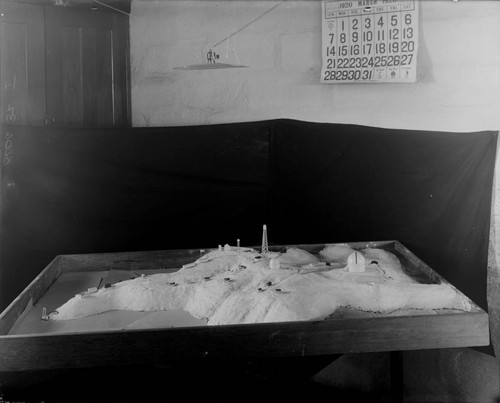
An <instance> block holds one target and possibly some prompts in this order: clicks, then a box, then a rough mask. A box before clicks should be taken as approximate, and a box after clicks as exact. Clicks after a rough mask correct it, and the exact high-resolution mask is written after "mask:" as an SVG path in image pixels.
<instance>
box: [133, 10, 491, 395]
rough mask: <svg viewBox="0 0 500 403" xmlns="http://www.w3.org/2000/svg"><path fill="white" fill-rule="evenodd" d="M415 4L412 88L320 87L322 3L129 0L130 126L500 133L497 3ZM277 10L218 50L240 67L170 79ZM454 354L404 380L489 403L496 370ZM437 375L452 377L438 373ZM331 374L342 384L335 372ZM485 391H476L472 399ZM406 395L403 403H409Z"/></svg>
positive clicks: (473, 356)
mask: <svg viewBox="0 0 500 403" xmlns="http://www.w3.org/2000/svg"><path fill="white" fill-rule="evenodd" d="M418 3H419V14H420V22H419V51H418V65H417V69H418V71H417V75H418V79H417V81H416V82H415V83H411V84H387V83H386V84H333V85H331V84H321V83H320V71H321V63H322V60H321V14H320V13H321V2H319V1H292V0H290V1H282V2H277V1H207V0H205V1H169V0H156V1H155V0H133V2H132V12H131V14H132V16H131V19H130V43H131V81H132V120H133V124H134V126H178V125H195V124H214V123H226V122H239V121H253V120H262V119H274V118H294V119H301V120H308V121H316V122H335V123H354V124H362V125H369V126H379V127H390V128H402V129H423V130H443V131H476V130H498V129H499V128H500V2H496V1H480V0H460V1H458V2H454V1H452V0H446V1H436V0H422V1H418ZM277 4H279V6H278V7H277V8H275V9H273V10H272V11H271V12H269V13H268V14H266V15H265V16H264V17H262V18H260V19H259V20H257V21H256V22H254V23H252V24H251V25H249V26H248V27H247V28H245V29H243V30H241V31H240V32H238V33H237V34H236V35H234V36H233V37H232V38H230V39H229V40H227V41H225V42H223V43H222V44H221V45H219V46H217V47H216V51H217V52H218V53H219V54H220V60H219V61H220V62H225V63H232V64H241V65H245V66H248V67H246V68H236V69H225V70H213V71H198V70H195V71H183V70H175V69H174V67H180V66H185V65H189V64H195V63H203V62H205V61H206V52H207V51H208V49H209V48H210V46H211V45H213V44H215V43H217V42H219V41H221V40H223V39H224V38H226V37H227V36H229V35H231V34H232V33H234V32H236V31H238V30H239V29H240V28H242V27H244V26H245V25H246V24H247V23H249V22H250V21H252V20H254V19H255V18H257V17H258V16H259V15H261V14H262V13H264V12H265V11H266V10H269V9H270V8H271V7H273V6H275V5H277ZM499 176H500V175H496V180H495V189H494V193H495V194H499V193H498V192H499V189H500V178H499ZM492 203H493V204H492V206H493V209H492V210H493V217H492V218H493V220H492V229H491V242H490V246H491V248H490V259H489V260H490V264H489V266H490V267H489V269H488V276H489V279H488V301H489V311H490V318H491V330H492V340H493V342H494V344H495V347H496V349H497V355H498V354H499V353H498V352H499V348H500V337H499V336H498V334H500V274H499V269H498V264H497V261H499V259H500V240H497V237H496V234H497V233H500V232H499V231H498V226H499V222H500V216H499V214H500V203H499V202H498V198H496V197H494V200H493V201H492ZM457 354H459V353H456V354H454V353H449V354H447V355H444V354H440V355H436V356H435V357H434V362H435V363H436V365H437V367H436V368H437V369H436V368H434V372H432V371H429V370H426V369H425V368H423V365H424V364H418V363H419V362H422V363H426V364H425V365H428V363H429V360H430V361H432V359H430V358H429V357H428V356H425V357H426V358H425V359H420V360H419V359H417V357H416V356H413V358H412V362H414V363H415V364H414V366H415V367H414V368H410V369H411V371H409V373H411V374H419V373H420V372H418V371H421V374H422V377H424V378H425V376H424V374H426V373H428V374H430V373H435V374H437V376H439V377H441V381H442V382H441V383H440V384H441V385H446V390H444V389H443V390H441V391H439V390H438V391H436V392H435V396H434V397H433V398H436V399H441V400H442V401H461V400H457V399H462V401H489V400H490V399H492V398H493V396H494V395H495V394H498V393H499V390H498V383H499V382H498V378H499V375H498V363H497V362H496V361H495V359H494V358H492V357H489V356H485V355H484V356H483V355H481V353H477V352H472V353H468V355H466V356H464V354H463V353H460V354H461V355H460V357H459V356H458V355H457ZM443 357H446V359H447V360H455V361H457V359H458V358H457V357H459V358H460V362H461V364H462V365H465V366H467V365H469V366H470V368H471V371H472V373H471V374H470V380H469V381H467V378H465V379H464V377H463V376H462V375H461V373H460V375H461V376H458V374H459V371H458V370H455V371H454V370H453V366H450V365H449V364H446V363H444V362H443V360H444V359H445V358H443ZM464 357H465V358H464ZM339 361H341V360H339ZM467 363H468V364H467ZM336 365H337V367H332V368H330V371H333V372H335V371H340V370H339V369H338V368H342V367H341V364H336ZM339 365H340V367H339ZM353 365H354V364H353V361H349V362H347V363H345V365H344V372H343V374H344V375H345V374H346V373H347V372H346V371H345V368H348V367H349V366H351V367H352V366H353ZM418 365H421V366H422V367H418ZM442 367H447V368H451V369H450V370H449V371H441V372H440V370H439V368H442ZM445 372H446V374H451V375H446V374H445ZM326 374H327V375H326V376H327V378H328V372H326ZM331 375H332V377H333V375H335V376H336V377H337V379H340V378H342V376H340V377H339V373H331ZM344 378H345V377H344ZM344 378H342V379H344ZM413 378H414V379H417V380H416V381H415V384H414V385H413V386H409V387H408V388H409V390H412V391H413V392H412V395H411V396H413V398H415V396H417V395H418V390H419V389H418V385H421V384H419V382H422V379H421V378H419V376H418V375H414V376H413ZM413 378H412V379H413ZM445 378H446V379H445ZM458 379H459V380H458ZM345 382H348V381H347V380H345ZM424 383H425V382H424ZM454 383H455V384H454ZM483 383H484V388H482V387H479V388H478V385H480V386H482V385H483ZM364 384H369V382H368V381H366V382H365V383H364ZM415 385H417V386H415ZM421 386H422V387H423V386H424V385H421ZM412 388H413V389H412ZM424 390H425V389H424ZM450 391H451V392H450ZM479 391H481V392H479ZM481 393H482V394H481ZM411 396H407V397H408V399H409V401H411ZM418 396H419V399H420V400H421V401H426V400H425V398H423V397H422V395H418ZM429 399H430V397H429ZM428 401H432V400H428Z"/></svg>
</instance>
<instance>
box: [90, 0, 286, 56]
mask: <svg viewBox="0 0 500 403" xmlns="http://www.w3.org/2000/svg"><path fill="white" fill-rule="evenodd" d="M94 1H95V0H94ZM280 5H281V3H278V4H276V5H275V6H273V7H271V8H270V9H269V10H267V11H264V12H263V13H262V14H261V15H259V16H258V17H257V18H255V19H253V20H252V21H250V22H249V23H248V24H246V25H243V26H242V27H241V28H239V29H238V30H236V31H234V32H233V33H232V34H230V35H228V36H226V37H225V38H224V39H222V40H220V41H219V42H217V43H216V44H215V45H213V46H212V49H214V48H215V47H216V46H218V45H220V44H221V43H222V42H224V41H227V40H228V39H230V38H232V37H233V36H234V35H236V34H237V33H239V32H241V31H243V30H244V29H245V28H247V27H249V26H250V25H252V24H253V23H254V22H256V21H257V20H260V19H261V18H262V17H264V16H265V15H266V14H267V13H270V12H271V11H273V10H274V9H275V8H276V7H279V6H280Z"/></svg>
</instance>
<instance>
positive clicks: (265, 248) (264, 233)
mask: <svg viewBox="0 0 500 403" xmlns="http://www.w3.org/2000/svg"><path fill="white" fill-rule="evenodd" d="M267 252H269V245H268V243H267V226H266V225H265V224H264V227H263V228H262V251H261V253H267Z"/></svg>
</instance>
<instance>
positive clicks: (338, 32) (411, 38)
mask: <svg viewBox="0 0 500 403" xmlns="http://www.w3.org/2000/svg"><path fill="white" fill-rule="evenodd" d="M416 3H417V2H416V1H415V0H362V1H342V0H334V1H323V2H322V52H323V66H322V70H321V82H322V83H352V82H399V83H405V82H408V83H411V82H415V80H416V76H417V60H416V59H417V48H418V4H416Z"/></svg>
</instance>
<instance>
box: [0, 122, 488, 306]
mask: <svg viewBox="0 0 500 403" xmlns="http://www.w3.org/2000/svg"><path fill="white" fill-rule="evenodd" d="M496 135H497V133H496V132H492V131H484V132H476V133H444V132H429V131H407V130H393V129H392V130H389V129H382V128H373V127H363V126H354V125H341V124H320V123H309V122H301V121H293V120H271V121H263V122H248V123H234V124H224V125H210V126H191V127H168V128H131V129H70V128H67V129H60V128H57V129H56V128H34V127H20V126H10V127H8V126H4V127H3V132H2V138H3V141H2V147H3V149H2V157H3V161H2V188H1V202H2V205H1V212H2V217H1V219H2V222H1V245H0V246H1V250H0V252H1V262H0V263H1V269H0V310H3V309H4V308H5V307H6V305H7V304H8V303H10V302H11V301H12V300H13V299H14V298H15V297H16V296H17V295H18V294H19V293H20V292H21V291H22V289H23V288H24V287H25V286H26V285H27V284H29V282H30V281H31V280H33V279H34V278H35V276H36V275H37V274H38V273H39V272H40V271H41V270H42V269H43V268H44V267H45V266H46V265H47V264H48V263H49V262H50V260H51V259H52V258H54V257H55V256H56V255H58V254H68V253H91V252H113V251H130V250H157V249H178V248H206V247H217V245H218V244H225V243H230V244H235V243H236V239H237V238H240V239H241V242H242V244H244V245H258V244H259V243H260V240H261V234H262V232H261V231H262V224H264V223H266V224H268V226H269V240H270V243H271V244H290V243H329V242H354V241H377V240H393V239H395V240H399V241H400V242H402V243H403V244H405V245H406V246H407V247H408V248H409V249H410V250H412V251H413V252H414V253H415V254H416V255H417V256H418V257H420V258H421V259H422V260H423V261H425V262H426V263H427V264H429V265H430V266H431V267H432V268H433V269H434V270H436V271H438V272H439V273H440V274H442V275H443V276H444V277H445V278H446V279H447V280H449V281H451V282H452V283H453V284H455V285H456V286H457V287H458V288H459V289H461V290H462V291H463V292H464V293H465V294H467V295H468V296H469V297H471V298H472V299H473V300H474V301H475V302H476V303H478V304H479V305H481V306H482V307H483V308H486V307H487V306H486V270H487V253H488V237H489V223H490V213H491V198H492V181H493V171H494V163H495V151H496V138H497V136H496ZM6 153H7V154H8V156H9V158H5V155H6Z"/></svg>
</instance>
